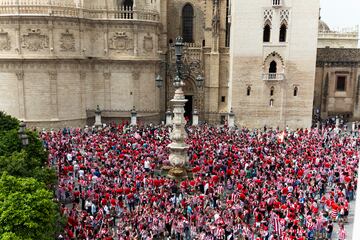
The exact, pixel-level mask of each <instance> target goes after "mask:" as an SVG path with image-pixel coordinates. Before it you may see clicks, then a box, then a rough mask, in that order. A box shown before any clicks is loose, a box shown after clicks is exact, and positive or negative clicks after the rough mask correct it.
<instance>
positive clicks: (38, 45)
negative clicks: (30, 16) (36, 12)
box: [21, 29, 49, 52]
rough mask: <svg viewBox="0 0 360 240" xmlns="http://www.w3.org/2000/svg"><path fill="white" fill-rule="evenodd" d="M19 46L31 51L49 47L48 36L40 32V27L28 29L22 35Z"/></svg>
mask: <svg viewBox="0 0 360 240" xmlns="http://www.w3.org/2000/svg"><path fill="white" fill-rule="evenodd" d="M21 46H22V48H26V49H28V50H30V51H33V52H36V51H39V50H42V49H45V48H49V37H48V36H47V35H45V34H42V33H41V30H40V29H28V31H27V33H26V34H23V35H22V38H21Z"/></svg>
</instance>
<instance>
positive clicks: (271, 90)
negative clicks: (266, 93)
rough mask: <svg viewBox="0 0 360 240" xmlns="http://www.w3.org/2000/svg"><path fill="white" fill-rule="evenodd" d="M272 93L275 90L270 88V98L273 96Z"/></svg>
mask: <svg viewBox="0 0 360 240" xmlns="http://www.w3.org/2000/svg"><path fill="white" fill-rule="evenodd" d="M274 92H275V88H274V87H271V88H270V96H274Z"/></svg>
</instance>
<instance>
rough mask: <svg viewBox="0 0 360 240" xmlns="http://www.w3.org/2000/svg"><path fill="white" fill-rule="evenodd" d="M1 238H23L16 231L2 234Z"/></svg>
mask: <svg viewBox="0 0 360 240" xmlns="http://www.w3.org/2000/svg"><path fill="white" fill-rule="evenodd" d="M0 240H21V238H19V237H18V236H16V234H15V233H12V232H6V233H4V234H1V235H0Z"/></svg>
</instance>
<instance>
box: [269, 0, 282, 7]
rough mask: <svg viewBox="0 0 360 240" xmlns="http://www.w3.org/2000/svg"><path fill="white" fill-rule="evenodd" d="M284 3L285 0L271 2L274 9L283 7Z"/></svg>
mask: <svg viewBox="0 0 360 240" xmlns="http://www.w3.org/2000/svg"><path fill="white" fill-rule="evenodd" d="M282 1H283V0H271V2H272V6H273V7H274V8H279V7H282Z"/></svg>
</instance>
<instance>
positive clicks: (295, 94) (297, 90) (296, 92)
mask: <svg viewBox="0 0 360 240" xmlns="http://www.w3.org/2000/svg"><path fill="white" fill-rule="evenodd" d="M298 92H299V88H298V87H294V97H297V95H298Z"/></svg>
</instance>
